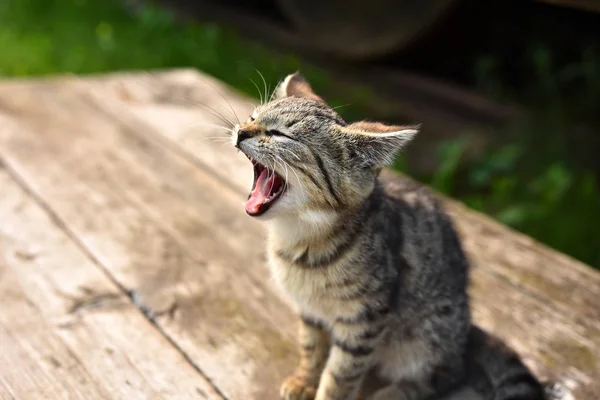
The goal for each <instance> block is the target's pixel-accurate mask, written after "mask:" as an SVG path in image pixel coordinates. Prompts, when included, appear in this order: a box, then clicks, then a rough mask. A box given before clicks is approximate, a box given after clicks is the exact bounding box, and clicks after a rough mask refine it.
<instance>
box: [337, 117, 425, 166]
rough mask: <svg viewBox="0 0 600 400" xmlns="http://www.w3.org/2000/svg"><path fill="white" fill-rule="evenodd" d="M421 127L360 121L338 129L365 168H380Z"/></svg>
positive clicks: (389, 162) (392, 157)
mask: <svg viewBox="0 0 600 400" xmlns="http://www.w3.org/2000/svg"><path fill="white" fill-rule="evenodd" d="M420 128H421V126H420V125H416V126H398V125H385V124H382V123H380V122H368V121H361V122H355V123H353V124H350V125H347V126H343V127H339V129H340V131H341V133H342V134H343V135H344V139H345V140H348V141H349V143H350V148H351V150H352V151H353V152H354V153H355V154H356V155H357V156H358V157H360V158H361V159H362V161H363V163H364V165H365V166H368V167H372V168H382V167H385V166H386V165H389V164H391V163H392V162H393V161H394V158H395V156H396V154H397V153H398V152H399V151H400V150H401V149H402V148H403V147H404V146H405V145H406V144H407V143H408V142H410V141H411V139H412V138H413V137H414V136H415V135H416V134H417V133H419V130H420Z"/></svg>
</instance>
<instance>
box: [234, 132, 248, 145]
mask: <svg viewBox="0 0 600 400" xmlns="http://www.w3.org/2000/svg"><path fill="white" fill-rule="evenodd" d="M250 137H251V135H250V132H248V131H247V130H244V129H240V130H238V134H237V142H236V144H235V145H236V147H239V146H240V143H242V141H243V140H246V139H249V138H250Z"/></svg>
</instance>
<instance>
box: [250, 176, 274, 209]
mask: <svg viewBox="0 0 600 400" xmlns="http://www.w3.org/2000/svg"><path fill="white" fill-rule="evenodd" d="M269 175H270V176H269ZM275 179H277V175H275V174H269V171H268V170H267V169H266V168H264V169H263V170H262V171H261V172H260V175H259V176H258V179H257V180H256V186H255V187H254V190H253V191H252V192H250V198H249V199H248V201H246V212H248V213H249V214H256V213H258V212H259V211H260V206H262V205H263V204H265V203H266V202H267V198H268V197H269V195H270V194H271V191H272V189H273V187H274V186H275Z"/></svg>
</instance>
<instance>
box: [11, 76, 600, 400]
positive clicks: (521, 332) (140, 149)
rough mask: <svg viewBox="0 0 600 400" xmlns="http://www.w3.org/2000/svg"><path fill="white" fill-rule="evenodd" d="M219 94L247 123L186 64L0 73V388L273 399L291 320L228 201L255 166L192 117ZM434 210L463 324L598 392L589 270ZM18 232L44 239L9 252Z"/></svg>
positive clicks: (242, 103)
mask: <svg viewBox="0 0 600 400" xmlns="http://www.w3.org/2000/svg"><path fill="white" fill-rule="evenodd" d="M217 92H218V93H221V94H223V96H224V97H225V98H227V100H228V101H229V102H230V103H231V105H232V106H233V108H234V109H235V111H236V113H237V114H238V115H239V116H240V118H244V119H245V118H246V117H247V115H248V114H249V110H250V109H251V105H250V104H248V101H249V100H248V99H245V98H243V97H241V96H240V95H239V94H237V93H234V92H232V91H231V90H230V89H228V88H226V87H224V86H223V85H221V84H219V83H218V82H216V81H214V80H213V79H211V78H209V77H206V76H203V75H201V74H199V73H197V72H194V71H191V70H182V71H172V72H165V73H159V74H144V73H142V74H121V75H111V76H106V77H90V78H86V79H84V80H82V79H79V78H75V77H64V78H61V79H52V80H48V81H35V82H27V81H24V82H12V83H8V82H7V83H1V84H0V161H1V162H2V164H3V165H4V168H3V169H0V171H1V175H0V192H1V193H2V196H1V197H0V221H1V225H0V228H2V229H1V230H0V234H1V236H0V250H1V251H2V254H3V255H5V254H9V255H10V256H4V258H2V259H0V260H1V261H0V285H1V286H2V290H0V304H1V307H2V311H1V312H0V328H2V330H1V331H0V332H1V333H0V357H1V360H2V362H1V363H0V398H2V399H4V398H11V396H14V397H16V398H19V399H21V398H30V397H27V396H25V395H23V392H20V390H30V388H31V390H34V393H44V395H45V396H46V394H48V393H49V395H47V396H46V397H45V398H50V399H52V398H57V399H58V398H66V396H64V394H65V393H69V395H70V396H71V397H72V398H86V399H87V398H102V396H104V397H106V398H125V397H127V398H132V399H133V398H178V399H179V398H188V397H189V398H194V397H193V396H194V395H195V396H196V397H195V398H203V397H202V396H204V397H206V398H211V399H212V398H220V397H219V394H221V395H222V396H224V397H225V398H228V399H231V400H237V399H244V400H245V399H276V397H277V396H276V393H277V388H278V386H279V383H280V381H281V380H282V379H283V378H284V376H285V375H287V374H288V373H290V372H291V371H292V370H293V368H294V366H295V362H296V351H295V348H294V339H295V334H294V331H295V322H296V319H295V317H294V315H293V313H292V312H291V311H290V308H289V306H288V305H287V304H285V302H284V301H283V300H282V297H281V296H280V295H279V294H278V292H277V291H276V290H275V288H274V285H273V283H272V282H271V280H270V279H269V277H268V272H267V269H266V267H265V265H264V252H263V230H262V227H261V226H260V225H259V224H258V223H257V222H256V221H253V220H251V219H250V218H249V217H247V216H246V215H245V212H244V209H243V207H242V205H241V204H242V202H243V201H244V200H245V197H246V196H247V191H248V189H249V186H250V182H251V174H252V172H251V167H250V165H249V163H248V162H247V160H246V159H245V157H243V156H242V155H240V154H237V153H236V152H235V151H234V149H232V148H231V146H229V145H223V143H222V141H220V140H219V139H214V138H218V137H224V136H223V134H222V133H220V132H219V131H218V130H217V129H215V128H212V127H209V126H201V125H199V124H202V123H207V122H208V123H218V120H217V119H216V118H215V117H214V116H213V115H212V114H211V111H210V110H208V109H207V108H206V106H208V107H211V108H213V109H218V110H219V111H220V112H221V113H223V114H226V113H227V111H225V108H224V107H228V106H227V103H226V101H225V99H224V98H223V97H221V95H220V94H218V93H217ZM201 104H203V105H201ZM23 188H25V189H26V190H25V191H24V190H23ZM11 198H13V200H12V202H11V200H10V199H11ZM15 198H16V199H19V201H17V200H14V199H15ZM21 199H25V200H21ZM20 201H23V202H24V204H27V207H28V208H27V207H26V209H29V208H30V209H31V210H32V211H30V214H26V213H25V212H24V211H22V210H21V209H20V207H19V206H17V205H15V204H21V203H20ZM446 204H447V207H448V209H449V211H450V212H451V213H452V215H453V216H454V218H455V221H456V224H457V227H458V229H459V231H460V233H461V235H462V236H463V239H464V243H465V247H466V249H467V251H468V253H469V255H470V257H471V258H472V261H473V264H474V268H473V273H472V275H473V283H472V285H471V289H470V292H471V295H472V298H473V303H474V304H473V308H474V314H475V318H476V320H477V322H478V323H480V324H481V325H482V326H483V327H485V328H488V329H491V330H492V331H494V332H496V333H497V334H499V335H500V336H502V337H503V338H505V339H506V340H507V341H508V342H510V343H511V345H513V346H514V347H515V348H516V349H517V350H518V351H519V352H520V353H522V354H523V355H524V356H525V358H526V361H527V363H528V364H529V365H530V366H531V367H532V368H533V369H534V370H535V371H536V372H538V373H539V374H541V375H543V376H548V377H552V378H558V379H561V380H562V381H563V382H565V383H566V384H567V385H568V386H569V387H570V388H571V389H572V390H573V393H574V395H575V396H576V398H577V399H581V400H597V399H598V398H600V372H599V371H600V275H599V274H598V273H596V272H595V271H592V270H591V269H590V268H588V267H587V266H585V265H582V264H581V263H578V262H577V261H574V260H572V259H570V258H568V257H566V256H563V255H561V254H558V253H556V252H554V251H552V250H550V249H547V248H545V247H544V246H542V245H540V244H538V243H535V242H534V241H533V240H531V239H529V238H527V237H524V236H523V235H520V234H518V233H515V232H513V231H511V230H509V229H507V228H505V227H503V226H501V225H499V224H497V223H495V222H493V221H491V220H490V219H489V218H487V217H485V216H482V215H479V214H476V213H473V212H471V211H468V210H466V209H465V208H464V207H463V206H461V205H459V204H457V203H456V202H453V201H449V200H448V201H447V202H446ZM42 209H43V211H42ZM7 221H8V222H7ZM6 227H12V230H10V232H12V233H10V232H9V233H7V229H6ZM11 235H12V236H11ZM14 235H18V237H19V241H18V243H22V244H23V245H25V246H30V245H32V246H35V245H36V243H37V242H42V243H43V244H44V246H43V248H44V249H45V250H44V251H43V252H41V253H40V256H38V257H36V258H35V259H34V260H27V258H29V256H25V257H24V258H25V259H23V256H12V254H17V253H16V252H17V251H18V249H20V247H15V246H16V245H13V244H12V243H13V242H14V240H13V239H12V238H13V236H14ZM15 237H16V236H15ZM11 249H12V250H11ZM19 251H21V250H19ZM46 253H47V254H54V256H53V257H50V256H49V255H48V256H45V254H46ZM19 257H21V258H19ZM46 257H48V258H46ZM56 288H57V289H58V290H54V289H56ZM86 288H88V289H91V291H89V293H88V289H86ZM9 289H10V290H9ZM64 293H66V294H68V296H63V294H64ZM90 293H93V294H96V295H97V294H98V293H112V294H114V299H112V298H111V299H108V300H107V299H104V298H101V299H100V300H94V297H93V296H94V295H92V296H91V300H90V297H89V296H90ZM77 295H81V296H84V298H87V299H88V300H86V301H84V302H83V303H81V304H91V306H84V307H82V306H73V305H72V300H69V299H70V298H71V297H73V296H77ZM86 295H87V296H88V297H85V296H86ZM75 298H77V297H75ZM27 299H30V300H27ZM97 302H98V303H99V304H98V305H97V304H96V303H97ZM31 304H34V305H35V307H34V306H33V305H31ZM75 304H79V303H78V302H77V300H76V301H75ZM69 307H71V310H72V308H73V307H75V308H76V309H77V312H75V313H74V314H76V315H77V316H81V317H77V318H75V316H73V315H71V314H73V313H71V314H69ZM136 307H137V309H136ZM30 308H31V309H34V310H36V311H35V313H36V314H32V311H28V309H30ZM65 310H66V311H65ZM23 315H27V316H28V317H27V318H24V317H20V316H23ZM32 315H35V317H34V316H32ZM63 319H64V320H67V321H76V322H77V324H75V325H73V324H67V325H73V326H75V327H76V328H77V329H73V328H65V327H63V322H62V321H63ZM56 321H61V322H56ZM82 321H83V322H82ZM40 332H44V335H41V334H40ZM74 332H75V333H74ZM17 345H19V346H21V348H23V349H26V350H21V351H19V350H17V349H18V348H19V347H16V346H17ZM67 346H68V347H67ZM104 347H110V348H113V349H114V353H113V354H115V355H111V357H113V358H111V357H109V356H108V355H107V356H103V357H100V355H98V354H99V353H101V352H102V351H104V350H103V349H104ZM5 348H10V351H6V350H4V349H5ZM65 349H68V350H69V351H66V350H65ZM45 357H46V358H47V359H50V360H52V359H51V358H48V357H54V358H56V360H59V363H60V364H61V365H69V366H71V365H73V367H72V368H71V367H69V368H63V369H61V370H60V371H61V372H60V373H55V372H53V370H52V369H51V368H55V367H54V364H53V362H52V361H50V363H48V361H45V360H46V358H45ZM60 357H63V358H60ZM8 365H10V366H8ZM122 376H125V377H127V376H128V377H130V378H122ZM81 377H83V378H81ZM85 377H88V378H87V379H88V380H86V379H84V378H85ZM127 382H130V383H131V385H130V386H128V385H127ZM207 382H210V384H211V385H213V386H214V389H211V387H210V386H208V385H209V383H207ZM26 385H29V386H26ZM34 388H35V389H34ZM109 388H110V390H109ZM201 393H202V394H201ZM124 396H125V397H124ZM186 396H188V397H186Z"/></svg>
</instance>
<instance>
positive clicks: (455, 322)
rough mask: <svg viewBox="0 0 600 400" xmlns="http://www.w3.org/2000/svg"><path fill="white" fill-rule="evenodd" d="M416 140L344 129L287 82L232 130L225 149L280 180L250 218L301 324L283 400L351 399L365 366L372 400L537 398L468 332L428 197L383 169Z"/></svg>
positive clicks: (486, 340) (447, 248) (476, 333)
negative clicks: (383, 382) (372, 378)
mask: <svg viewBox="0 0 600 400" xmlns="http://www.w3.org/2000/svg"><path fill="white" fill-rule="evenodd" d="M240 129H243V131H244V134H245V135H251V137H245V138H244V139H245V140H243V141H240V138H239V137H238V132H239V130H240ZM416 132H417V128H416V127H402V126H387V125H384V124H381V123H373V122H358V123H354V124H347V123H346V122H345V121H344V120H343V119H342V118H341V117H340V116H339V115H338V114H337V113H336V112H335V111H334V110H333V109H331V108H330V107H328V106H327V105H326V104H325V102H324V101H323V100H322V99H321V98H320V97H319V96H317V95H316V94H314V93H313V92H312V90H311V89H310V86H309V85H308V83H307V82H306V81H305V80H304V79H303V78H302V77H301V76H300V75H299V74H293V75H290V76H288V77H287V78H286V79H285V80H284V81H283V83H282V84H281V85H280V86H279V87H278V89H277V96H276V98H275V99H274V100H272V101H271V102H269V103H267V104H264V105H261V106H259V107H258V108H257V109H256V110H255V112H254V113H253V115H252V117H251V118H250V119H249V120H248V121H247V122H246V123H245V124H243V125H242V126H241V127H236V128H235V129H234V132H233V142H234V144H235V145H236V146H238V147H239V148H240V149H241V150H242V151H243V152H244V153H245V154H246V155H247V156H248V157H250V158H252V159H253V160H256V161H258V162H259V163H260V164H263V165H265V166H267V167H268V168H269V169H272V170H274V171H276V172H277V173H278V174H279V175H280V176H281V177H283V178H284V179H285V182H286V185H287V188H286V191H285V193H284V195H283V196H282V197H281V198H280V199H279V200H278V201H277V203H275V204H274V205H273V207H272V208H271V209H269V211H267V212H266V213H265V214H264V215H262V216H260V217H258V218H259V219H262V220H264V221H265V223H266V225H267V232H268V243H267V248H268V258H269V264H270V267H271V270H272V274H273V277H274V279H275V281H276V282H277V283H278V284H279V286H280V287H281V289H282V291H283V293H285V294H286V295H287V296H289V298H290V299H291V300H292V301H293V302H294V304H296V305H297V307H298V311H299V315H300V335H299V341H300V343H299V345H300V346H299V347H300V353H301V360H300V364H299V366H298V368H297V370H296V372H295V374H294V375H293V376H291V377H289V378H288V379H287V380H286V381H285V382H284V383H283V385H282V387H281V397H282V399H285V400H293V399H305V400H308V399H313V398H316V399H317V400H354V399H356V398H357V396H358V395H359V389H360V386H361V383H362V381H363V379H364V377H365V375H366V374H367V372H369V371H371V370H376V371H377V372H378V373H379V374H380V375H381V376H382V377H384V378H386V379H387V380H388V381H390V382H391V384H390V385H389V386H388V387H385V388H383V389H382V390H380V391H379V392H377V393H375V394H374V395H373V397H372V398H371V399H372V400H424V399H432V398H441V397H443V396H444V395H446V394H448V393H451V392H452V390H453V389H455V388H457V387H459V386H461V385H464V384H466V383H468V384H469V385H470V386H471V387H472V388H473V389H474V390H476V391H477V392H478V393H479V395H480V396H481V398H482V399H490V400H538V399H539V400H541V399H543V398H544V397H543V387H542V385H541V384H540V383H539V382H538V380H537V379H536V378H535V377H534V376H533V375H532V374H531V373H530V372H529V370H528V369H527V368H526V367H525V366H524V364H523V363H522V362H521V361H520V359H519V358H518V357H517V356H516V355H515V354H514V353H511V352H510V351H508V350H507V348H506V347H504V346H503V345H501V343H500V342H498V341H497V340H495V339H492V338H491V337H490V336H488V335H486V334H485V333H484V332H483V331H481V330H480V329H478V328H476V327H474V326H472V323H471V317H470V312H469V299H468V296H467V293H466V287H467V282H468V265H467V261H466V258H465V255H464V254H463V250H462V248H461V245H460V243H459V239H458V237H457V235H456V233H455V230H454V228H453V225H452V222H451V220H450V219H449V218H448V216H447V215H446V214H445V213H444V212H443V211H442V210H441V208H440V206H439V204H438V202H437V201H436V199H435V198H434V196H432V195H431V194H430V193H429V192H428V191H427V190H425V189H424V188H422V187H420V186H417V185H414V184H412V183H410V182H407V181H404V180H400V179H399V178H397V177H393V176H391V175H389V174H387V173H382V172H381V170H382V168H383V167H384V166H385V165H387V164H388V163H390V162H391V161H392V160H393V159H394V156H395V155H396V153H397V152H398V151H399V150H400V149H401V148H402V147H403V146H404V145H405V144H406V143H407V142H409V141H410V140H411V139H412V137H413V136H414V135H415V134H416Z"/></svg>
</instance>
